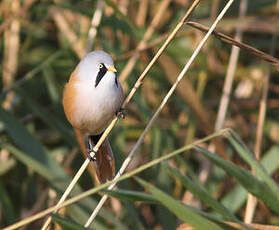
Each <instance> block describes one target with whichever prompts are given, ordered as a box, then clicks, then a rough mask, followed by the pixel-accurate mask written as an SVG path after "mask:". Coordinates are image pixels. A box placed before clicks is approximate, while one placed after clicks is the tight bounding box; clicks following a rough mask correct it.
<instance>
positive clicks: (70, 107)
mask: <svg viewBox="0 0 279 230" xmlns="http://www.w3.org/2000/svg"><path fill="white" fill-rule="evenodd" d="M77 72H78V66H77V67H76V69H75V70H74V72H73V73H72V74H71V77H70V80H69V82H68V83H67V84H66V85H65V88H64V92H63V107H64V111H65V114H66V117H67V119H68V120H69V122H70V123H71V125H72V126H73V127H75V121H74V112H75V109H76V108H75V100H76V96H77V90H76V88H75V83H76V82H77V81H79V79H78V78H77V76H76V75H77Z"/></svg>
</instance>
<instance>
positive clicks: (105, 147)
mask: <svg viewBox="0 0 279 230" xmlns="http://www.w3.org/2000/svg"><path fill="white" fill-rule="evenodd" d="M116 72H117V70H116V68H115V66H114V62H113V59H112V57H111V56H110V55H109V54H108V53H106V52H105V51H102V50H96V51H92V52H90V53H88V54H86V55H85V56H84V57H83V58H82V59H81V61H80V62H79V64H78V65H77V66H76V68H75V70H74V71H73V72H72V74H71V75H70V79H69V81H68V82H67V83H66V85H65V87H64V91H63V100H62V102H63V103H62V104H63V108H64V112H65V115H66V118H67V119H68V121H69V122H70V123H71V125H72V126H73V127H74V128H76V129H78V130H80V131H81V132H83V133H86V134H87V135H88V143H89V144H88V146H89V150H88V151H89V152H88V157H89V159H90V160H92V161H93V162H94V165H95V168H96V172H97V176H98V179H99V181H100V182H101V183H105V182H106V181H108V180H111V179H112V178H113V176H114V173H115V167H114V156H113V152H112V149H111V146H110V143H109V141H108V139H107V138H106V140H105V141H104V142H103V144H102V145H101V146H100V148H99V150H98V151H97V152H96V153H95V156H94V158H93V159H91V158H90V154H89V153H90V151H93V146H94V145H95V144H97V142H98V140H99V139H100V137H101V135H102V134H103V132H104V130H105V129H106V128H107V126H108V125H109V123H110V122H111V121H112V119H113V118H114V116H115V115H119V114H120V116H121V117H123V109H122V107H121V105H122V103H123V100H124V94H123V89H122V87H121V84H120V82H119V81H118V79H117V76H116Z"/></svg>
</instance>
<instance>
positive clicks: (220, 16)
mask: <svg viewBox="0 0 279 230" xmlns="http://www.w3.org/2000/svg"><path fill="white" fill-rule="evenodd" d="M233 1H234V0H230V1H228V3H227V4H226V6H225V7H224V8H223V10H222V11H221V13H220V14H219V15H218V17H217V18H216V20H215V21H214V23H213V24H212V26H211V27H210V29H209V31H208V32H207V34H206V35H205V36H204V38H203V39H202V40H201V42H200V43H199V45H198V46H197V48H196V49H195V51H194V53H193V54H192V56H191V57H190V59H189V60H188V61H187V63H186V65H185V66H184V68H183V70H182V71H181V72H180V74H179V75H178V77H177V80H176V82H175V83H174V84H173V85H172V87H171V89H170V90H169V91H168V93H167V95H166V96H165V98H164V99H163V101H162V103H161V104H160V106H159V107H158V109H157V110H156V112H155V113H154V115H153V116H152V118H151V120H150V121H149V122H148V124H147V126H146V127H145V129H144V130H143V132H142V134H141V135H140V137H139V139H138V140H137V143H136V144H135V145H134V147H133V149H132V150H131V152H130V153H129V155H128V157H127V158H126V159H125V161H124V162H123V164H122V166H121V168H120V169H119V171H118V173H117V175H116V176H115V178H114V179H113V181H115V180H116V179H118V178H119V177H120V176H121V175H122V174H123V173H124V171H125V170H126V168H127V167H128V165H129V164H130V162H131V161H132V159H133V156H134V155H135V153H136V150H137V149H138V147H139V146H140V145H141V143H142V142H143V140H144V137H145V135H146V134H147V132H148V131H149V130H150V129H151V127H152V125H153V123H154V122H155V121H156V120H157V118H158V116H159V114H160V112H161V110H162V109H163V108H164V106H165V105H166V103H167V102H168V100H169V98H170V97H171V95H172V94H173V92H174V91H175V89H176V87H177V85H178V83H179V82H180V81H181V80H182V79H183V77H184V75H185V73H186V72H187V71H188V69H189V67H190V65H191V64H192V63H193V61H194V60H195V58H196V56H197V55H198V54H199V52H200V50H201V48H202V47H203V45H204V44H205V42H206V41H207V39H208V38H209V36H210V35H211V33H212V32H213V30H214V29H215V27H216V25H217V23H218V22H219V21H220V20H221V19H222V18H223V16H224V14H225V13H226V12H227V10H228V9H229V7H230V6H231V4H232V3H233ZM115 184H116V183H113V184H111V185H110V186H109V187H108V189H109V190H112V189H113V188H114V186H115ZM107 198H108V195H104V196H103V197H102V199H101V200H100V201H99V203H98V205H97V207H96V208H95V210H94V211H93V213H92V215H91V216H90V218H89V219H88V221H87V222H86V224H85V225H84V226H85V227H89V226H90V224H91V223H92V222H93V220H94V218H95V217H96V216H97V214H98V212H99V211H100V209H101V208H102V206H103V204H104V203H105V201H106V200H107Z"/></svg>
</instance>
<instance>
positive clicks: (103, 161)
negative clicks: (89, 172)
mask: <svg viewBox="0 0 279 230" xmlns="http://www.w3.org/2000/svg"><path fill="white" fill-rule="evenodd" d="M100 137H101V135H95V136H93V135H91V136H89V139H90V140H89V143H90V142H93V144H94V145H96V144H97V142H98V140H99V139H100ZM95 157H96V160H95V161H94V164H95V168H96V172H97V176H98V179H99V181H100V183H105V182H107V181H108V180H111V179H113V177H114V174H115V168H114V156H113V152H112V149H111V147H110V144H109V141H108V139H107V138H106V140H105V141H104V142H103V144H102V145H101V146H100V148H99V150H98V152H97V153H96V154H95Z"/></svg>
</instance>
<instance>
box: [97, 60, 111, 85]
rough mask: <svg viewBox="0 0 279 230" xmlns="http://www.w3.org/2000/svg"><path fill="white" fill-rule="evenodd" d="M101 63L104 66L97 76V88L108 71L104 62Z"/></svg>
mask: <svg viewBox="0 0 279 230" xmlns="http://www.w3.org/2000/svg"><path fill="white" fill-rule="evenodd" d="M101 64H102V68H100V69H99V72H98V75H97V77H96V81H95V88H96V87H97V86H98V84H99V83H100V81H101V80H102V78H103V77H104V76H105V74H106V72H107V71H108V69H107V68H106V66H105V65H104V64H103V63H101Z"/></svg>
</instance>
